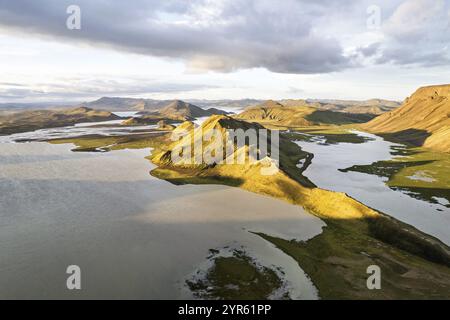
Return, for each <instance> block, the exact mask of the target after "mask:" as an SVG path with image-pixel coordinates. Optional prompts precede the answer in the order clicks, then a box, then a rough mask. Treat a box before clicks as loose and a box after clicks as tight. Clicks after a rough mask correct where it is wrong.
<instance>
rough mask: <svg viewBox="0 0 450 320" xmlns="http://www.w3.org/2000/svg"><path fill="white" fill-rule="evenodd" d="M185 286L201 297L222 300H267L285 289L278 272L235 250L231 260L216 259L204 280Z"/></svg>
mask: <svg viewBox="0 0 450 320" xmlns="http://www.w3.org/2000/svg"><path fill="white" fill-rule="evenodd" d="M186 284H187V285H188V287H189V288H190V289H191V291H192V292H193V293H194V295H196V296H197V297H198V298H202V299H223V300H266V299H268V298H269V297H270V296H271V294H273V293H274V292H275V291H276V290H278V289H279V288H280V287H281V286H282V281H281V279H280V278H279V277H278V275H277V273H276V272H275V271H273V270H272V269H270V268H267V267H264V266H259V265H257V263H256V262H255V261H254V260H253V259H252V258H250V257H249V256H248V255H246V253H245V252H243V251H240V250H235V251H234V252H233V256H231V257H220V256H219V257H215V258H213V267H212V268H211V269H210V270H208V272H207V274H206V278H205V279H198V280H188V281H186Z"/></svg>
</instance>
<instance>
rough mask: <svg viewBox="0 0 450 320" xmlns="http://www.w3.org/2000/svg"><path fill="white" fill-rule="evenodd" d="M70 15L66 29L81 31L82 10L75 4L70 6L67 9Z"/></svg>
mask: <svg viewBox="0 0 450 320" xmlns="http://www.w3.org/2000/svg"><path fill="white" fill-rule="evenodd" d="M66 13H67V14H68V15H69V16H68V17H67V20H66V27H67V29H69V30H81V8H80V6H77V5H75V4H73V5H70V6H68V7H67V9H66Z"/></svg>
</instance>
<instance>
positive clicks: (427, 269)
mask: <svg viewBox="0 0 450 320" xmlns="http://www.w3.org/2000/svg"><path fill="white" fill-rule="evenodd" d="M326 223H327V227H326V228H324V230H323V232H322V234H320V235H319V236H317V237H315V238H313V239H311V240H309V241H307V242H296V241H287V240H283V239H279V238H275V237H271V236H269V235H265V234H259V235H260V236H261V237H263V238H264V239H266V240H267V241H269V242H271V243H273V244H274V245H275V246H277V247H278V248H279V249H281V250H282V251H283V252H285V253H286V254H288V255H290V256H291V257H292V258H294V259H295V260H296V261H297V262H298V264H299V265H300V267H301V268H302V269H303V270H304V271H305V272H306V273H307V274H308V276H309V277H310V278H311V280H312V281H313V283H314V284H315V286H316V287H317V288H318V290H319V295H320V298H322V299H339V300H341V299H449V298H450V278H449V276H450V269H449V268H448V267H446V266H442V265H438V264H433V263H430V262H429V261H427V260H425V259H422V258H421V257H419V256H416V255H412V254H410V253H408V252H406V251H403V250H399V249H397V248H395V247H392V246H391V245H389V244H386V243H385V242H383V241H381V240H379V239H377V238H375V237H373V236H371V235H370V233H369V234H367V233H365V232H362V230H365V229H366V226H365V225H364V224H365V223H364V222H363V221H338V220H326ZM371 265H378V266H379V267H380V268H381V270H382V274H381V277H382V278H381V279H382V280H381V285H382V288H381V290H369V289H368V288H367V285H366V281H367V277H368V276H369V275H368V274H367V273H366V271H367V267H368V266H371Z"/></svg>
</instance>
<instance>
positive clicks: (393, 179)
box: [341, 147, 450, 203]
mask: <svg viewBox="0 0 450 320" xmlns="http://www.w3.org/2000/svg"><path fill="white" fill-rule="evenodd" d="M393 154H394V155H396V157H395V158H394V159H392V160H388V161H378V162H374V163H372V164H370V165H356V166H352V167H350V168H346V169H341V171H343V172H348V171H354V172H361V173H368V174H373V175H377V176H379V177H385V178H387V179H388V181H387V183H386V184H387V185H388V186H389V187H390V188H392V189H394V190H401V191H404V192H405V193H407V194H408V195H410V196H412V197H415V198H418V199H421V200H425V201H428V202H430V203H437V200H436V199H435V197H439V198H445V199H447V200H448V201H450V157H449V156H448V154H446V153H439V152H433V151H430V150H428V149H424V148H417V147H396V148H395V149H394V151H393Z"/></svg>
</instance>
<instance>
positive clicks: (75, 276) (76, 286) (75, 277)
mask: <svg viewBox="0 0 450 320" xmlns="http://www.w3.org/2000/svg"><path fill="white" fill-rule="evenodd" d="M66 273H67V274H69V277H67V280H66V287H67V289H69V290H81V268H80V267H79V266H77V265H70V266H68V267H67V269H66Z"/></svg>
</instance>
